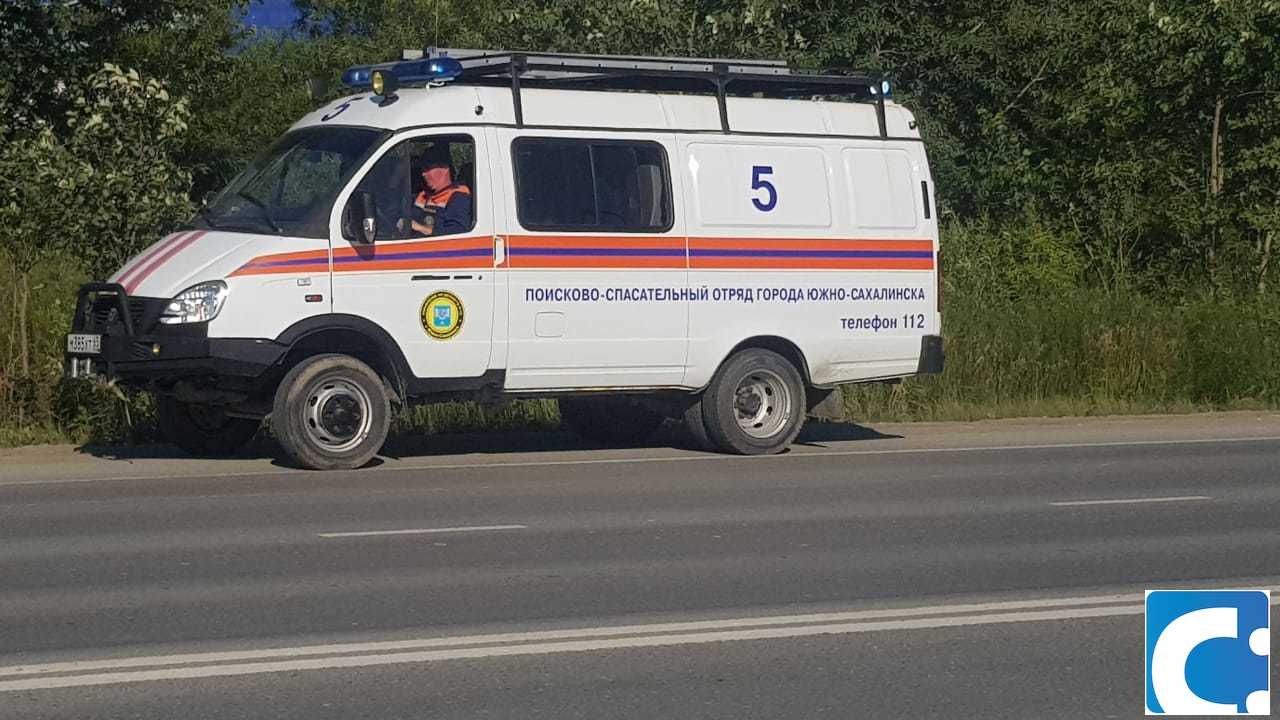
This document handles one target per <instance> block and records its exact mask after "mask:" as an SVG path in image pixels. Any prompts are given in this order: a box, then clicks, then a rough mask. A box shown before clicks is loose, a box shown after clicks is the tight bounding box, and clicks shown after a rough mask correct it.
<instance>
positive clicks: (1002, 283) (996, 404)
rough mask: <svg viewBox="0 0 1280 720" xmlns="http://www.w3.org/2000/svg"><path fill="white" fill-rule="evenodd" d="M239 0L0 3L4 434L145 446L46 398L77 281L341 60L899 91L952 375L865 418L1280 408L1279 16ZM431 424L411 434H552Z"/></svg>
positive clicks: (881, 5) (1162, 3) (89, 405)
mask: <svg viewBox="0 0 1280 720" xmlns="http://www.w3.org/2000/svg"><path fill="white" fill-rule="evenodd" d="M250 1H251V0H152V1H149V2H141V1H140V0H128V1H124V2H121V1H119V0H74V1H73V0H8V1H7V2H3V3H0V54H2V55H3V56H4V58H5V61H6V72H5V73H2V74H0V141H2V142H3V145H0V257H2V258H3V261H4V267H0V297H4V298H5V299H6V300H9V299H10V298H12V301H11V302H10V309H9V312H7V313H5V314H4V316H3V317H0V341H4V342H6V343H7V344H6V345H5V347H6V348H7V352H8V354H7V355H6V356H5V357H4V358H0V360H2V361H3V366H2V367H0V371H2V372H3V374H2V375H0V407H2V408H3V409H4V411H5V417H7V418H9V420H10V422H12V421H13V419H14V418H15V417H16V418H18V419H19V422H20V424H21V423H25V424H24V425H22V427H23V428H25V429H24V430H22V432H20V433H19V434H18V435H15V436H14V437H22V438H31V437H44V436H47V435H49V434H50V433H52V434H54V435H56V434H58V433H63V432H70V433H72V435H73V436H75V437H84V433H85V432H86V428H89V427H91V426H96V425H104V426H109V427H111V428H115V429H114V430H112V431H111V433H114V434H116V435H119V434H120V433H123V432H125V431H124V430H122V429H121V428H126V427H127V428H133V429H130V430H128V432H130V433H135V434H136V433H138V432H141V431H140V430H138V429H137V428H140V427H142V426H143V425H140V424H139V422H140V421H138V420H137V419H136V418H132V419H131V420H130V421H129V422H125V421H124V420H120V419H119V418H122V417H123V415H121V414H120V413H121V412H122V411H121V408H125V407H129V408H135V409H137V408H140V409H141V411H142V412H143V413H144V414H145V407H142V406H136V403H138V402H142V401H139V400H137V399H129V400H128V401H127V404H126V401H125V400H121V399H120V398H116V397H114V396H110V398H108V396H106V395H93V396H92V399H90V396H88V395H84V394H83V393H82V391H81V390H75V391H72V390H69V389H67V388H65V387H60V386H57V385H55V382H54V379H55V378H56V377H57V374H58V342H59V338H60V333H61V332H62V330H63V328H64V327H65V322H66V318H67V317H69V315H70V310H69V306H70V302H71V298H72V294H73V290H74V284H75V282H78V281H79V279H81V278H89V277H96V278H101V277H103V276H105V275H107V274H109V273H110V272H111V271H112V270H114V269H115V267H116V266H118V265H119V263H120V262H121V261H122V260H123V259H124V258H125V257H126V256H127V255H129V254H130V253H132V252H133V251H136V250H137V249H138V248H139V247H141V246H142V245H145V244H146V243H148V242H149V241H152V240H154V239H156V238H157V237H158V236H160V235H161V234H163V233H164V232H166V231H168V230H170V229H172V228H173V227H175V226H177V225H178V224H180V223H181V222H182V220H183V219H184V218H185V216H186V215H187V214H188V213H190V212H191V210H192V208H193V206H195V205H198V204H199V203H200V202H201V201H202V200H203V198H205V197H206V196H207V195H208V194H209V193H211V192H212V191H214V190H216V189H217V188H219V187H221V186H222V185H223V184H225V183H226V182H227V181H229V180H230V179H231V178H232V177H233V176H234V175H235V173H237V172H238V171H239V169H240V168H242V167H244V166H245V164H247V163H248V161H249V160H250V158H251V157H252V156H253V155H254V154H255V153H256V152H257V151H258V150H260V149H261V148H263V147H265V146H266V145H267V144H268V143H269V142H270V141H271V139H273V138H274V137H276V136H278V135H279V134H280V133H281V132H283V131H284V130H285V129H286V128H287V127H288V126H289V125H290V124H291V123H292V122H294V121H295V120H296V119H297V118H298V117H299V116H300V115H302V114H303V113H304V112H306V111H308V110H310V109H312V108H314V107H315V106H316V105H317V104H318V103H319V102H323V101H327V100H329V99H331V98H333V97H336V96H337V95H338V94H341V93H344V92H345V91H344V90H343V88H341V87H339V86H338V83H337V80H338V77H339V75H340V73H341V71H342V69H343V68H345V67H347V66H349V65H353V64H357V63H367V62H376V61H383V60H390V59H394V58H397V57H399V55H400V52H401V50H402V49H404V48H422V47H424V46H431V45H438V46H445V47H495V48H507V49H531V50H560V51H568V52H601V53H635V54H671V55H684V56H739V57H771V58H781V59H785V60H787V61H789V62H791V63H793V64H794V65H796V66H799V67H807V68H829V67H842V68H858V69H864V70H871V71H880V72H885V73H888V74H889V75H890V76H891V77H892V79H893V80H894V83H895V86H896V93H897V99H898V100H899V101H900V102H902V103H903V104H905V105H906V106H908V107H910V108H911V109H912V110H913V111H914V112H915V113H916V116H917V118H918V120H919V123H920V129H921V132H922V133H923V135H924V136H925V138H926V141H927V147H928V150H929V153H930V158H931V165H932V167H933V172H934V176H935V180H936V185H937V189H938V201H939V204H940V210H941V215H942V218H943V220H944V237H943V262H944V265H945V267H946V269H947V278H946V284H947V310H946V328H947V335H948V343H949V356H950V358H951V365H950V367H949V368H948V371H947V373H946V374H945V375H944V376H943V377H942V378H938V379H932V380H926V381H921V382H910V383H906V384H904V385H902V386H900V387H899V388H898V389H896V390H892V391H888V390H881V389H859V390H858V391H857V392H856V393H854V395H853V397H854V398H855V400H854V401H851V402H853V403H854V404H855V405H856V406H857V407H858V408H859V409H860V410H863V411H866V412H869V413H872V414H875V413H881V412H883V414H886V415H894V416H910V417H944V416H970V415H977V414H982V413H983V412H996V413H1007V412H1018V411H1026V410H1027V409H1029V408H1032V407H1035V403H1049V404H1050V405H1053V404H1054V403H1061V405H1060V407H1064V408H1070V409H1072V410H1073V411H1096V410H1098V409H1099V408H1104V407H1110V408H1115V407H1119V408H1126V407H1127V408H1132V409H1141V408H1154V409H1159V408H1162V407H1170V408H1174V407H1176V408H1184V407H1202V406H1232V405H1234V404H1237V403H1240V402H1263V403H1274V402H1276V401H1277V390H1276V388H1277V382H1278V381H1277V378H1276V375H1275V373H1276V370H1275V366H1277V365H1278V364H1277V363H1275V362H1274V357H1275V353H1276V352H1277V351H1278V350H1280V348H1277V347H1276V338H1277V337H1280V327H1277V324H1276V323H1277V319H1276V314H1275V312H1276V311H1275V307H1276V306H1277V303H1276V300H1277V299H1278V298H1277V296H1276V294H1275V293H1276V291H1277V285H1278V283H1277V279H1278V278H1277V267H1280V263H1278V262H1276V260H1275V255H1276V253H1277V252H1280V44H1278V43H1280V0H1185V1H1174V0H1082V1H1081V2H1074V3H1066V2H1059V3H1043V2H1038V1H1035V0H1001V2H997V3H992V2H987V1H980V0H948V2H940V1H939V0H909V1H907V2H896V1H893V2H891V1H890V0H868V1H866V2H858V3H844V2H832V1H830V0H822V1H817V2H797V1H796V0H469V1H468V2H461V0H296V5H297V7H298V9H299V10H300V12H301V20H300V21H299V26H298V28H296V29H295V30H296V32H294V33H288V34H283V35H277V34H272V33H259V32H257V31H255V30H253V29H251V28H246V27H243V26H242V25H240V24H239V23H238V20H237V18H239V17H240V16H241V14H242V11H243V10H244V9H245V7H246V6H247V5H248V4H249V2H250ZM108 64H109V66H108V67H105V69H104V65H108ZM123 68H133V70H125V69H123ZM311 79H322V80H327V81H328V83H329V88H328V89H327V90H326V89H320V88H318V86H316V85H312V86H311V88H308V86H307V84H306V82H307V81H308V80H311ZM108 395H109V394H108ZM111 398H114V399H111ZM858 398H861V399H858ZM103 403H105V404H103ZM76 408H79V410H77V409H76ZM11 410H13V412H10V411H11ZM77 412H79V413H87V414H83V415H76V413H77ZM131 412H132V411H131ZM433 412H435V411H423V412H422V413H419V414H418V415H416V416H414V419H411V420H409V419H406V420H404V421H403V422H405V423H407V424H406V425H404V427H414V428H419V429H423V428H444V427H463V426H465V427H476V426H480V425H491V424H494V423H498V424H504V423H506V424H514V425H520V424H521V423H524V422H526V421H527V422H530V423H533V424H534V425H537V424H545V423H546V422H548V421H549V420H548V415H547V412H546V409H545V408H541V409H538V408H534V409H532V410H531V409H529V408H527V407H525V406H520V407H519V408H517V409H515V410H508V411H501V412H496V413H495V412H491V411H489V410H484V409H479V408H475V407H471V406H462V407H459V408H453V409H450V410H448V411H447V412H445V411H440V412H441V413H443V414H432V413H433ZM104 413H105V414H104ZM112 413H114V414H112ZM424 413H425V414H424ZM504 413H505V414H504ZM108 415H110V417H113V418H117V419H116V420H111V421H110V422H108V420H107V419H106V418H107V416H108ZM75 417H82V419H81V420H75V419H74V418H75ZM84 418H90V419H84ZM120 423H124V424H123V425H121V424H120ZM24 433H25V434H24ZM33 433H35V434H33ZM41 433H44V435H41ZM111 433H108V434H111Z"/></svg>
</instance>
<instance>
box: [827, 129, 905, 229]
mask: <svg viewBox="0 0 1280 720" xmlns="http://www.w3.org/2000/svg"><path fill="white" fill-rule="evenodd" d="M843 155H844V169H845V172H846V173H848V177H849V184H850V185H851V190H852V191H853V197H852V198H850V200H852V202H853V218H854V222H855V223H857V225H858V227H860V228H868V229H872V230H878V229H884V228H902V229H906V228H914V227H915V226H916V225H917V224H918V223H919V218H917V217H916V203H917V202H919V200H918V198H919V195H918V194H917V191H916V187H917V185H916V182H915V180H914V175H913V174H912V171H911V156H909V155H907V154H906V153H905V152H902V151H901V150H869V149H862V148H846V149H845V151H844V153H843Z"/></svg>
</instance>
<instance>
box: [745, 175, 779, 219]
mask: <svg viewBox="0 0 1280 720" xmlns="http://www.w3.org/2000/svg"><path fill="white" fill-rule="evenodd" d="M772 174H773V166H772V165H756V166H755V167H753V168H751V189H752V190H764V191H765V193H766V194H767V195H768V196H769V199H767V200H761V199H760V198H758V197H754V198H751V204H752V205H755V206H756V209H757V210H759V211H760V212H769V211H770V210H773V209H774V208H775V207H777V206H778V188H776V187H774V186H773V183H771V182H769V181H768V180H765V179H764V176H765V175H772Z"/></svg>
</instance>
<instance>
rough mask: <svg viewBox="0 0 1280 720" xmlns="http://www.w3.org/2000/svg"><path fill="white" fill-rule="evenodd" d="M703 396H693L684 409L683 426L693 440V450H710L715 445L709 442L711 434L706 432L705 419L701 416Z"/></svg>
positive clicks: (714, 447) (713, 448)
mask: <svg viewBox="0 0 1280 720" xmlns="http://www.w3.org/2000/svg"><path fill="white" fill-rule="evenodd" d="M703 397H704V396H702V395H696V396H694V400H693V402H692V403H690V404H689V406H688V407H686V408H685V409H684V427H685V430H687V431H688V432H689V437H690V439H692V440H693V448H694V449H695V450H703V451H706V452H710V451H712V450H715V449H716V445H715V443H713V442H711V436H709V435H708V434H707V421H706V420H704V419H703V417H702V398H703Z"/></svg>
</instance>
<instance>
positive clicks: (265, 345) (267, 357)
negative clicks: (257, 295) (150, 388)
mask: <svg viewBox="0 0 1280 720" xmlns="http://www.w3.org/2000/svg"><path fill="white" fill-rule="evenodd" d="M166 302H167V300H162V299H158V298H140V297H129V295H128V294H127V293H126V292H125V290H124V288H123V287H121V286H120V285H117V284H107V283H89V284H87V285H84V286H82V287H81V288H80V293H79V296H78V298H77V302H76V314H75V317H74V318H73V319H72V322H71V332H72V333H74V334H93V335H100V336H101V337H102V347H101V351H100V352H98V353H92V354H87V353H71V352H67V353H64V355H63V361H64V362H63V367H64V370H65V373H66V375H68V376H70V377H83V376H89V377H103V378H107V379H112V380H119V381H121V382H123V383H125V384H128V385H150V384H154V383H161V384H166V383H172V382H176V381H178V380H181V379H186V378H193V377H210V378H222V377H236V378H250V379H252V378H258V377H261V376H262V375H264V374H265V373H267V372H268V371H269V370H270V369H271V368H272V367H273V366H274V365H276V364H277V363H278V362H279V360H280V358H281V357H282V356H283V355H284V353H285V351H286V350H287V348H286V347H285V346H284V345H281V344H279V343H276V342H272V341H270V340H261V339H257V338H210V337H208V324H207V323H193V324H190V325H163V324H161V323H160V322H159V313H160V311H161V310H162V309H163V307H164V304H165V303H166Z"/></svg>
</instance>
